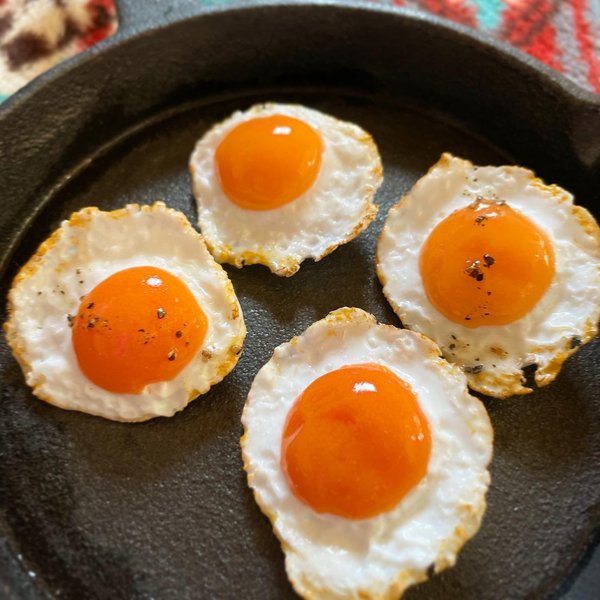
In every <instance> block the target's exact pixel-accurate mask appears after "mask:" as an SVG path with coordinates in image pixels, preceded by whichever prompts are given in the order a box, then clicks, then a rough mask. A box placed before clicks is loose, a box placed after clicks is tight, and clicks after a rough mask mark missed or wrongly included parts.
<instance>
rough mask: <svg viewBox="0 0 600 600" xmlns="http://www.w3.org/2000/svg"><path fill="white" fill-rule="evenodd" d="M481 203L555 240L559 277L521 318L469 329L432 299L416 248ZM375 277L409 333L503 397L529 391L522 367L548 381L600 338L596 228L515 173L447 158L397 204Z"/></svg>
mask: <svg viewBox="0 0 600 600" xmlns="http://www.w3.org/2000/svg"><path fill="white" fill-rule="evenodd" d="M478 197H483V198H487V199H491V200H503V201H505V202H506V203H507V204H508V205H509V206H510V207H511V208H513V209H515V210H517V211H519V212H520V213H521V214H523V215H525V216H526V217H528V218H529V219H530V220H531V221H532V222H533V223H534V224H535V225H537V227H539V229H541V230H542V231H543V232H544V233H545V234H546V235H547V236H548V237H549V239H550V240H551V242H552V245H553V248H554V254H555V275H554V279H553V281H552V283H551V284H550V287H549V289H548V290H547V292H546V293H545V295H544V296H543V297H542V299H541V300H540V301H539V302H538V303H537V304H536V306H535V307H534V308H533V309H532V310H531V311H530V312H529V313H528V314H527V315H525V316H524V317H522V318H521V319H518V320H516V321H514V322H512V323H509V324H508V325H503V326H481V327H478V328H475V329H471V328H467V327H464V326H463V325H460V324H457V323H454V322H452V321H450V320H449V319H447V318H446V317H445V316H444V315H442V314H441V313H439V312H438V311H437V309H436V308H435V307H434V306H433V305H432V304H431V303H430V302H429V299H428V298H427V295H426V293H425V289H424V287H423V283H422V280H421V275H420V271H419V257H420V253H421V248H422V246H423V244H424V243H425V241H426V240H427V238H428V236H429V235H430V233H431V232H432V231H433V229H434V228H435V227H436V226H437V225H438V224H439V223H440V221H442V220H443V219H445V218H446V217H447V216H448V215H450V214H451V213H452V212H454V211H455V210H457V209H460V208H463V207H465V206H467V205H468V204H470V203H471V202H472V201H473V200H476V199H477V198H478ZM377 273H378V275H379V279H380V280H381V283H382V285H383V292H384V294H385V296H386V298H387V299H388V301H389V302H390V304H391V306H392V308H393V309H394V311H395V312H396V313H397V314H398V316H399V317H400V319H401V320H402V323H403V324H404V326H405V327H408V328H410V329H413V330H414V331H418V332H420V333H422V334H424V335H426V336H428V337H430V338H432V339H433V340H434V341H435V342H436V343H437V344H438V345H439V346H440V348H441V349H442V352H443V355H444V357H445V358H446V359H447V360H449V361H451V362H454V363H456V364H458V365H460V366H461V367H462V368H463V369H464V370H465V372H466V374H467V380H468V382H469V386H470V387H471V388H473V389H475V390H477V391H480V392H483V393H485V394H488V395H490V396H495V397H498V398H505V397H508V396H511V395H513V394H526V393H529V392H531V391H532V389H531V387H528V386H527V385H525V384H526V378H525V376H524V373H523V368H524V367H526V366H529V365H537V370H536V371H535V382H536V384H537V385H538V386H543V385H546V384H548V383H550V382H551V381H552V380H553V379H554V378H555V377H556V376H557V375H558V372H559V371H560V368H561V366H562V364H563V362H564V361H565V360H566V359H567V358H568V357H569V356H570V355H571V354H573V352H575V351H576V349H577V347H579V346H580V345H581V344H583V343H585V342H587V341H589V340H590V339H591V338H592V337H593V336H594V335H595V334H596V333H597V331H598V320H599V319H600V228H599V227H598V225H597V223H596V222H595V221H594V219H593V217H592V216H591V215H590V213H589V212H588V211H587V210H586V209H584V208H582V207H580V206H576V205H574V204H573V197H572V196H571V194H569V193H568V192H566V191H565V190H563V189H561V188H560V187H558V186H556V185H546V184H545V183H544V182H543V181H542V180H540V179H538V178H536V177H535V175H534V173H532V172H531V171H528V170H527V169H523V168H521V167H513V166H503V167H477V166H474V165H473V164H472V163H470V162H469V161H467V160H462V159H460V158H456V157H454V156H452V155H450V154H444V155H443V156H442V158H441V159H440V160H439V162H438V163H437V164H435V165H434V166H433V167H432V168H431V169H430V170H429V172H428V173H427V174H426V175H425V176H424V177H422V178H421V179H420V180H419V181H418V182H417V183H416V184H415V186H414V187H413V188H412V189H411V190H410V192H409V193H408V194H407V195H406V196H405V197H404V198H402V200H401V201H400V202H399V203H398V204H397V205H396V206H395V207H393V208H392V209H391V210H390V212H389V214H388V216H387V220H386V223H385V225H384V227H383V230H382V232H381V237H380V239H379V243H378V250H377Z"/></svg>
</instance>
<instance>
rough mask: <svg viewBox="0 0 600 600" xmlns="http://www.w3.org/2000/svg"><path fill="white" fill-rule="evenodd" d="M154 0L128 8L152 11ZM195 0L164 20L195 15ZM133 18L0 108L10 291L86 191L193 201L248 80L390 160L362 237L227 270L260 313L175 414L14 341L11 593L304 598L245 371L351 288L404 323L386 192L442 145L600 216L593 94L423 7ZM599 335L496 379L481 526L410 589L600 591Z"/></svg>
mask: <svg viewBox="0 0 600 600" xmlns="http://www.w3.org/2000/svg"><path fill="white" fill-rule="evenodd" d="M142 4H143V5H144V6H145V3H142V2H128V3H127V6H128V8H127V10H132V11H135V10H136V9H137V10H139V8H140V5H142ZM156 4H157V3H148V6H146V8H147V9H148V12H147V20H146V21H145V22H143V20H142V22H141V24H140V20H139V19H138V21H137V25H136V26H138V27H140V28H141V29H143V28H145V27H148V26H152V24H153V22H154V23H158V22H159V21H158V20H156V19H157V18H158V13H152V10H158V8H157V6H156ZM181 6H182V8H181V11H180V12H177V11H175V12H174V13H173V14H170V15H168V16H167V20H173V21H175V20H177V19H180V18H183V17H187V16H189V15H190V14H191V12H190V11H192V8H190V5H189V3H187V2H182V3H181ZM161 18H164V15H162V14H161ZM153 19H155V20H154V21H153ZM127 24H128V17H127V14H124V15H123V28H122V30H121V33H120V34H119V37H118V38H117V39H116V40H113V41H111V42H110V43H107V44H105V45H103V46H100V47H99V48H98V49H96V50H95V51H94V52H92V53H91V54H90V55H88V57H87V58H82V59H77V60H76V61H74V62H73V63H68V64H67V65H65V66H62V67H59V69H57V71H55V72H53V73H52V74H50V75H48V76H46V77H45V78H43V79H42V81H41V82H39V83H38V84H35V85H34V86H33V87H31V88H28V89H27V90H25V92H23V93H21V94H19V95H17V96H16V97H15V98H14V99H12V100H10V101H9V102H8V103H7V105H6V108H5V109H4V110H3V111H2V112H0V159H1V162H0V164H2V169H0V189H2V190H3V195H2V207H3V214H2V215H0V234H3V235H1V236H0V238H1V239H0V246H1V249H2V250H3V251H4V252H6V253H7V257H8V259H7V260H6V261H5V263H4V265H3V266H4V269H5V271H4V275H3V279H2V282H1V286H2V297H3V298H4V297H5V294H6V291H7V288H8V286H9V285H10V280H11V279H12V277H13V276H14V274H15V272H16V270H17V268H18V266H19V265H21V264H23V263H24V262H25V261H26V260H27V259H28V258H29V256H30V255H31V253H32V252H33V251H34V250H35V248H36V247H37V245H38V244H39V243H40V242H41V241H42V240H43V239H44V238H45V237H46V236H47V235H48V234H49V233H50V232H51V231H52V230H53V229H54V228H55V227H56V226H57V225H58V224H59V222H60V220H61V219H63V218H65V217H67V216H68V215H69V213H70V212H71V211H73V210H78V209H80V208H81V207H83V206H87V205H97V206H100V207H101V208H105V209H110V208H117V207H120V206H122V205H123V204H125V203H126V202H140V203H149V202H152V201H155V200H159V199H162V200H165V201H166V202H167V203H168V204H169V205H170V206H173V207H175V208H178V209H180V210H182V211H183V212H184V213H186V214H187V216H188V217H189V218H190V219H191V220H192V221H193V222H194V221H195V208H194V206H193V199H192V196H191V186H190V179H189V175H188V174H187V160H188V157H189V154H190V152H191V149H192V147H193V144H194V142H195V141H196V139H197V138H198V137H199V136H200V135H202V133H203V132H204V131H205V130H206V129H207V128H208V127H210V126H211V125H212V124H213V123H214V122H215V121H217V120H220V119H222V118H224V117H226V116H227V115H228V114H229V113H230V112H232V111H233V110H235V109H238V108H245V107H248V106H250V105H251V104H252V103H253V102H255V101H261V100H279V101H284V102H302V103H304V104H306V105H308V106H312V107H315V108H318V109H321V110H323V111H325V112H329V113H331V114H334V115H336V116H337V117H339V118H342V119H348V120H352V121H354V122H356V123H358V124H359V125H361V126H362V127H364V128H365V129H367V130H368V131H369V132H370V133H371V134H372V135H373V137H374V138H375V140H376V142H377V143H378V145H379V148H380V151H381V154H382V158H383V161H384V169H385V182H384V185H383V187H382V189H381V190H380V192H379V193H378V195H377V198H376V201H377V202H378V203H379V204H380V206H381V210H380V214H379V216H378V218H377V220H376V221H375V222H374V223H373V224H372V225H371V227H370V228H369V229H368V230H367V231H366V232H365V233H363V234H362V235H361V236H360V237H359V238H357V239H356V240H354V241H353V242H351V243H350V244H348V245H346V246H344V247H342V248H340V249H338V250H336V251H335V252H334V253H333V254H332V255H331V256H329V257H326V258H325V259H324V260H323V261H322V262H320V263H307V264H304V265H303V266H302V267H301V269H300V271H299V273H298V274H296V275H295V276H293V277H292V278H290V279H280V278H277V277H276V276H274V275H271V274H270V273H269V272H268V271H267V269H265V268H264V267H258V266H255V267H248V268H245V269H243V270H240V271H238V270H236V269H232V268H229V267H228V268H227V270H228V272H229V274H230V276H231V278H232V280H233V283H234V287H235V289H236V292H237V294H238V297H239V299H240V302H241V304H242V309H243V311H244V315H245V319H246V324H247V326H248V331H249V333H248V337H247V341H246V345H245V349H244V354H243V356H242V358H241V360H240V362H239V364H238V366H237V367H236V369H235V370H234V371H233V373H232V374H231V375H230V376H228V377H227V378H226V379H225V381H224V382H222V383H221V384H219V385H218V386H216V387H215V388H213V390H211V391H210V392H209V393H208V394H206V395H205V396H203V397H201V398H199V399H198V400H196V401H195V402H194V403H193V404H192V405H191V406H190V407H188V408H187V409H186V410H185V411H183V412H182V413H179V414H178V415H176V416H175V417H173V418H171V419H155V420H153V421H151V422H148V423H144V424H137V425H126V424H119V423H112V422H109V421H104V420H102V419H99V418H95V417H90V416H87V415H84V414H79V413H71V412H66V411H61V410H59V409H55V408H53V407H50V406H47V405H45V404H43V403H41V402H40V401H38V400H36V399H35V398H33V396H32V395H31V393H30V392H29V390H28V388H27V387H26V386H25V384H24V383H23V376H22V374H21V373H20V370H19V369H18V366H17V365H16V363H15V361H14V359H13V358H12V357H11V356H10V353H9V352H8V350H7V348H6V344H5V342H4V340H3V339H2V343H1V345H0V381H1V382H2V411H1V412H0V507H1V509H2V513H0V534H1V535H2V537H3V538H4V540H5V541H3V542H2V545H0V573H2V574H3V578H4V582H5V583H4V584H3V585H4V588H5V589H4V590H3V588H2V587H0V594H1V593H2V592H3V591H5V592H6V595H7V596H9V597H11V596H14V597H19V598H21V597H23V598H44V597H48V596H49V597H57V598H115V599H116V598H178V599H179V598H182V599H183V598H198V597H207V598H208V597H210V598H235V597H245V598H257V599H258V598H261V599H262V598H285V597H293V592H292V590H291V588H290V586H289V584H288V583H287V580H286V577H285V572H284V568H283V557H282V554H281V551H280V549H279V544H278V542H277V541H276V539H275V537H274V535H273V534H272V532H271V529H270V525H269V523H268V521H267V519H266V518H264V517H263V516H262V515H261V513H260V511H259V509H258V508H257V507H256V506H255V504H254V501H253V499H252V496H251V493H250V492H249V491H248V489H247V487H246V482H245V476H244V474H243V471H242V468H241V458H240V452H239V436H240V434H241V425H240V422H239V417H240V415H241V410H242V407H243V403H244V400H245V396H246V394H247V391H248V389H249V386H250V383H251V381H252V379H253V377H254V374H255V373H256V371H257V370H258V368H259V367H260V366H262V364H264V362H265V361H266V360H268V358H269V357H270V355H271V353H272V351H273V349H274V347H275V346H276V345H278V344H279V343H282V342H284V341H287V340H288V339H289V338H290V337H291V336H292V335H295V334H297V333H300V332H301V331H303V330H304V329H305V328H306V327H307V326H308V325H309V324H310V323H312V322H313V321H314V320H316V319H319V318H322V317H323V316H325V314H327V312H329V311H330V310H333V309H335V308H338V307H339V306H342V305H348V306H358V307H361V308H364V309H366V310H368V311H370V312H372V313H373V314H375V316H376V317H377V318H378V319H379V320H381V321H383V322H388V323H393V324H398V320H397V318H396V317H395V316H394V314H393V312H392V311H391V309H390V308H389V307H388V305H387V303H386V302H385V299H384V298H383V295H382V293H381V288H380V285H379V283H378V282H377V278H376V276H375V269H374V251H375V243H376V239H377V236H378V234H379V231H380V229H381V226H382V224H383V220H384V218H385V215H386V213H387V209H388V208H389V207H390V206H391V205H392V204H393V203H395V202H396V201H397V200H398V199H399V197H400V196H401V195H402V194H403V193H404V192H406V191H407V190H408V189H409V188H410V186H411V185H412V184H413V183H414V182H415V181H416V179H418V177H420V176H421V175H422V174H423V173H424V172H425V171H426V169H427V168H428V167H429V166H430V165H431V164H433V163H434V162H435V161H436V160H437V159H438V158H439V155H440V154H441V152H443V151H451V152H453V153H455V154H457V155H460V156H464V157H466V158H469V159H471V160H473V161H475V162H479V163H482V164H484V163H502V162H506V161H510V162H513V161H514V162H517V163H520V164H523V165H525V166H528V167H532V168H535V169H536V170H537V171H538V172H539V174H540V175H541V176H543V177H544V178H546V179H547V180H548V181H553V182H557V183H561V184H562V185H564V186H566V187H568V188H570V189H571V190H573V191H574V192H575V193H576V195H577V198H578V201H579V203H581V204H584V205H586V206H588V207H589V208H590V209H591V210H592V211H593V212H594V213H595V214H596V216H598V214H599V212H600V211H599V206H600V186H599V185H598V184H599V182H600V161H599V157H600V135H595V134H596V133H600V104H599V103H598V101H597V100H596V101H595V100H594V99H593V97H592V96H591V95H589V94H585V93H583V92H578V91H577V89H576V88H574V87H572V86H569V85H568V84H564V83H563V82H562V80H561V79H560V78H559V77H558V76H556V75H554V74H552V73H550V71H547V70H543V69H542V70H541V71H540V70H538V69H536V68H533V67H532V63H530V62H528V61H521V60H520V59H518V58H516V57H515V55H514V54H513V53H511V52H508V51H507V52H504V51H503V50H501V49H499V48H498V47H496V46H493V45H482V43H481V40H480V39H479V38H478V37H477V36H474V35H472V34H469V35H467V34H466V33H464V32H462V31H461V30H459V29H457V28H455V27H450V26H441V25H440V24H439V23H437V22H436V21H434V20H432V19H428V18H425V17H418V18H417V17H411V16H409V15H406V14H401V13H390V14H384V13H383V12H382V11H380V10H369V9H366V8H354V9H350V8H347V7H346V8H342V7H335V6H321V7H318V8H316V7H315V6H312V7H303V6H292V7H286V6H279V7H262V8H261V7H258V8H252V9H244V10H239V11H235V10H233V11H231V12H228V13H221V12H219V11H217V12H216V13H214V14H211V15H207V16H204V17H201V18H185V19H184V20H183V21H181V22H179V23H175V24H173V25H171V26H169V27H165V28H162V29H161V30H159V31H155V32H153V33H152V34H150V33H142V34H140V35H133V34H134V33H135V32H133V29H132V28H131V27H128V25H127ZM129 37H131V39H130V40H129V41H127V38H129ZM307 49H311V50H310V51H308V50H307ZM24 123H25V124H26V126H23V124H24ZM3 304H4V303H3ZM2 310H4V306H2ZM4 317H5V315H4V314H3V313H2V314H0V318H2V319H4ZM599 346H600V344H599V343H598V340H596V341H594V342H592V343H591V344H589V345H587V346H585V347H584V348H582V349H581V350H580V351H579V352H578V353H577V354H576V355H575V356H574V357H573V358H572V359H570V360H569V361H568V362H567V364H566V365H565V367H564V369H563V371H562V373H561V374H560V376H559V378H558V380H557V381H556V382H555V383H553V384H552V385H550V386H548V387H547V388H544V389H542V390H538V391H536V392H534V393H533V394H531V395H530V396H528V397H525V398H515V399H509V400H505V401H497V400H492V399H484V402H485V404H486V407H487V408H488V410H489V412H490V416H491V419H492V423H493V425H494V429H495V456H494V460H493V463H492V467H491V471H492V487H491V489H490V492H489V495H488V500H489V508H488V511H487V513H486V516H485V518H484V522H483V527H482V529H481V531H480V533H479V534H478V535H477V536H476V537H475V538H474V539H473V540H472V541H471V542H469V543H468V544H467V545H466V547H465V548H464V550H463V552H462V553H461V556H460V558H459V561H458V564H457V567H456V568H454V569H452V570H450V571H447V572H445V573H443V574H441V575H440V576H436V577H434V578H433V579H432V580H431V581H430V582H428V583H426V584H423V585H421V586H418V587H417V588H414V589H413V590H410V591H409V592H408V593H407V594H406V597H407V598H411V599H415V600H416V599H419V598H432V599H433V598H473V599H485V598H490V599H491V598H523V597H530V598H547V597H556V598H557V597H563V596H566V597H568V598H592V597H594V591H595V590H597V589H598V586H599V585H600V576H599V569H597V568H594V566H593V565H594V564H595V565H597V564H598V560H597V559H595V563H594V562H592V563H591V565H592V566H589V564H590V563H589V560H590V557H591V556H592V548H593V546H594V544H593V543H592V540H593V535H594V528H595V527H597V526H598V524H599V522H600V507H599V490H600V472H599V467H598V465H599V464H600V384H599V378H598V373H600V353H599V352H598V350H599ZM586 565H587V569H586ZM579 575H581V576H580V577H579V580H578V581H577V583H576V584H575V585H574V586H573V582H574V581H575V580H576V579H577V577H578V576H579ZM0 585H2V584H0Z"/></svg>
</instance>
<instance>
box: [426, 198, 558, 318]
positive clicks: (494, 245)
mask: <svg viewBox="0 0 600 600" xmlns="http://www.w3.org/2000/svg"><path fill="white" fill-rule="evenodd" d="M420 270H421V277H422V280H423V285H424V287H425V292H426V294H427V297H428V298H429V301H430V302H431V303H432V304H433V306H435V308H436V309H437V310H439V311H440V312H441V313H442V314H443V315H444V316H445V317H447V318H448V319H450V320H451V321H453V322H455V323H460V324H461V325H464V326H466V327H470V328H474V327H479V326H480V325H506V324H507V323H512V322H513V321H516V320H517V319H520V318H521V317H523V316H525V315H526V314H527V313H528V312H529V311H530V310H531V309H532V308H533V307H534V306H535V305H536V304H537V302H538V301H539V300H540V299H541V297H542V296H543V295H544V293H545V292H546V290H547V289H548V286H549V285H550V283H551V282H552V278H553V277H554V250H553V248H552V244H551V242H550V240H549V239H548V236H547V235H546V234H545V233H544V232H543V231H541V230H540V229H538V228H537V226H536V225H534V223H532V222H531V221H530V220H529V219H528V218H527V217H525V216H523V215H522V214H520V213H519V212H517V211H515V210H513V209H512V208H510V206H508V205H507V204H505V203H502V202H491V201H486V200H481V201H477V202H475V203H473V204H470V205H469V206H467V207H465V208H462V209H459V210H457V211H455V212H453V213H452V214H451V215H449V216H448V217H446V218H445V219H444V220H443V221H442V222H441V223H440V224H439V225H438V226H437V227H436V228H435V229H434V230H433V231H432V232H431V234H430V235H429V237H428V238H427V241H426V242H425V244H424V246H423V250H422V252H421V258H420Z"/></svg>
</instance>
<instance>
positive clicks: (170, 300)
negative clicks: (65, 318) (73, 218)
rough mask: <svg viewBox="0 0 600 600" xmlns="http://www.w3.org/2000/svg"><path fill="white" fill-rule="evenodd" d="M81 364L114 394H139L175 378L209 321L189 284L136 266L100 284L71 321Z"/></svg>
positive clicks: (74, 345)
mask: <svg viewBox="0 0 600 600" xmlns="http://www.w3.org/2000/svg"><path fill="white" fill-rule="evenodd" d="M72 327H73V330H72V340H73V348H74V350H75V355H76V356H77V361H78V363H79V367H80V368H81V370H82V371H83V373H84V374H85V375H86V376H87V377H88V379H90V380H91V381H92V382H93V383H95V384H96V385H98V386H99V387H101V388H104V389H105V390H108V391H110V392H115V393H123V394H125V393H128V394H139V393H140V392H141V391H142V390H143V389H144V387H145V386H146V385H148V384H150V383H156V382H159V381H169V380H171V379H173V378H174V377H175V376H176V375H177V374H178V373H179V372H180V371H181V370H182V369H183V368H184V367H185V366H186V365H187V364H188V363H189V362H190V360H191V359H192V358H193V357H194V356H195V355H196V353H197V352H198V350H199V349H200V346H201V345H202V342H203V340H204V337H205V335H206V329H207V320H206V316H205V315H204V312H203V311H202V309H201V308H200V306H199V305H198V303H197V302H196V299H195V298H194V296H193V295H192V293H191V292H190V290H189V288H188V287H187V286H186V285H185V283H183V282H182V281H181V280H180V279H179V278H177V277H175V276H174V275H171V274H170V273H168V272H167V271H164V270H162V269H158V268H156V267H133V268H130V269H125V270H123V271H119V272H117V273H114V274H113V275H111V276H110V277H107V278H106V279H105V280H104V281H102V282H101V283H99V284H98V285H97V286H96V287H95V288H94V289H93V290H92V291H91V292H90V293H89V294H88V295H87V296H85V297H84V298H83V300H82V302H81V304H80V306H79V311H78V313H77V315H76V316H75V317H74V318H73V320H72Z"/></svg>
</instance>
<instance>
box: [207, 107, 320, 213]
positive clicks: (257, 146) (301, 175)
mask: <svg viewBox="0 0 600 600" xmlns="http://www.w3.org/2000/svg"><path fill="white" fill-rule="evenodd" d="M322 152H323V144H322V142H321V138H320V136H319V135H318V133H317V132H316V131H315V130H314V129H313V128H312V127H311V126H310V125H307V124H306V123H304V122H303V121H300V120H298V119H294V118H293V117H287V116H284V115H273V116H270V117H259V118H254V119H250V120H249V121H244V122H243V123H241V124H240V125H238V126H237V127H235V128H234V129H232V130H231V131H230V132H229V133H228V134H227V135H226V136H225V138H224V139H223V141H222V142H221V143H220V144H219V146H218V147H217V151H216V154H215V166H216V170H217V175H218V177H219V181H220V183H221V188H222V189H223V191H224V192H225V194H226V195H227V197H228V198H229V199H230V200H231V201H232V202H234V203H235V204H237V205H238V206H240V207H242V208H246V209H252V210H269V209H273V208H277V207H278V206H282V205H284V204H287V203H289V202H291V201H292V200H295V199H296V198H298V197H299V196H301V195H302V194H303V193H304V192H306V191H307V190H308V189H309V188H310V187H311V186H312V184H313V183H314V182H315V179H316V178H317V175H318V174H319V169H320V167H321V154H322Z"/></svg>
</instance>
